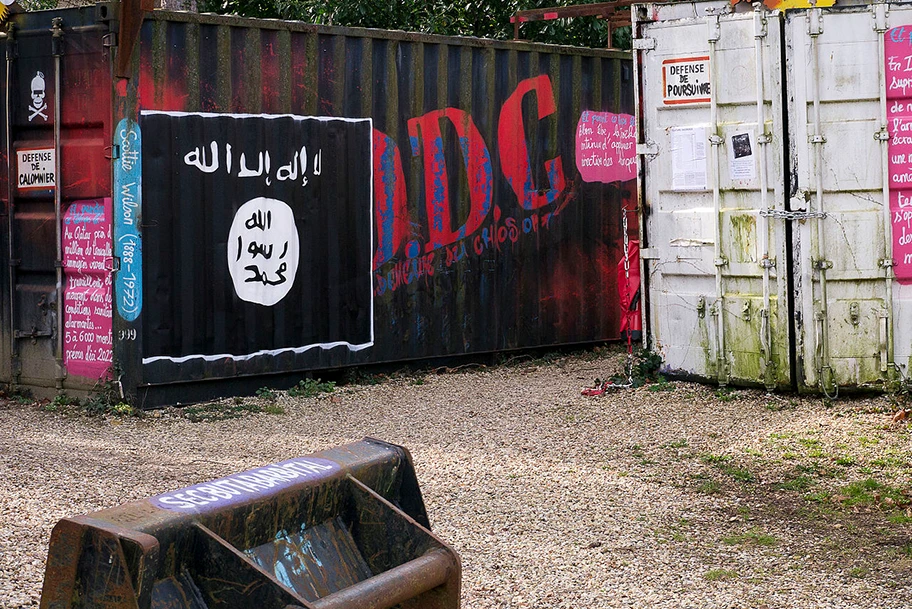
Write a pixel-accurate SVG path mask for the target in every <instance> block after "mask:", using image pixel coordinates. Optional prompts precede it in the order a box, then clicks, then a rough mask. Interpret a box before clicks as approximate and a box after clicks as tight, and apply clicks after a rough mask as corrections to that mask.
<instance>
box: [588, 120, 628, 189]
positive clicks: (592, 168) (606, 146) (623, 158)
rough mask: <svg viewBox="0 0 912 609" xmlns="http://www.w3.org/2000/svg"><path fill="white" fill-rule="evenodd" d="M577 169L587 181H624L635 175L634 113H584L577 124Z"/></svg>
mask: <svg viewBox="0 0 912 609" xmlns="http://www.w3.org/2000/svg"><path fill="white" fill-rule="evenodd" d="M576 168H577V169H579V172H580V176H581V177H582V178H583V181H584V182H604V183H608V182H624V181H627V180H632V179H634V178H635V177H636V136H635V135H634V124H633V116H631V115H630V114H614V113H612V112H590V111H588V110H587V111H585V112H583V114H582V116H580V120H579V123H578V124H577V126H576Z"/></svg>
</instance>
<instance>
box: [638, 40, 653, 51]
mask: <svg viewBox="0 0 912 609" xmlns="http://www.w3.org/2000/svg"><path fill="white" fill-rule="evenodd" d="M655 48H656V39H655V38H634V39H633V50H634V51H654V50H655Z"/></svg>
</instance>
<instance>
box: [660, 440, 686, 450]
mask: <svg viewBox="0 0 912 609" xmlns="http://www.w3.org/2000/svg"><path fill="white" fill-rule="evenodd" d="M687 446H688V444H687V438H681V439H680V440H672V441H671V442H669V443H668V444H664V445H662V448H687Z"/></svg>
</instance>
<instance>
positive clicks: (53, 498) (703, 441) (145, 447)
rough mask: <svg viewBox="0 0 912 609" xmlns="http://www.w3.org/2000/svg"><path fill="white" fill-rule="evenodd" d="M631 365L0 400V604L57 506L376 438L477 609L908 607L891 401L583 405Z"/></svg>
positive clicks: (641, 400) (903, 455)
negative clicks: (236, 393)
mask: <svg viewBox="0 0 912 609" xmlns="http://www.w3.org/2000/svg"><path fill="white" fill-rule="evenodd" d="M622 361H623V356H622V355H621V354H620V353H619V352H618V351H617V350H613V349H607V350H603V351H601V352H596V353H583V354H576V355H572V356H559V357H555V358H549V361H543V360H531V359H529V360H526V361H520V362H518V363H517V362H514V363H513V364H512V365H509V366H503V367H499V368H488V369H481V370H474V371H457V372H450V373H447V374H426V375H403V376H394V377H392V378H387V379H384V380H383V382H381V383H379V384H361V385H348V386H345V387H342V388H337V389H336V390H335V391H334V392H332V393H327V394H321V395H320V396H318V397H314V398H291V397H288V396H286V395H285V394H280V396H279V398H278V400H277V402H276V405H277V406H280V407H281V408H283V409H284V410H285V413H284V414H265V413H260V414H248V415H246V416H243V417H241V418H237V419H231V420H216V421H208V422H192V421H190V420H188V419H187V418H186V417H185V416H184V415H185V414H186V411H182V412H181V413H178V412H177V411H169V412H164V413H162V412H159V413H157V414H156V415H155V416H151V415H147V416H145V417H142V418H137V417H121V418H118V417H104V418H101V417H87V416H84V415H82V414H74V413H72V412H69V413H66V412H47V411H45V410H43V409H42V408H41V407H40V406H39V405H33V404H32V405H28V404H27V405H23V404H18V403H16V402H6V403H3V404H2V405H0V606H2V607H31V606H37V603H38V598H39V596H40V589H41V581H42V579H43V575H44V560H45V557H46V553H47V540H48V537H49V535H50V530H51V528H52V527H53V525H54V524H55V523H56V522H57V520H59V519H60V518H63V517H65V516H71V515H75V514H80V513H86V512H91V511H94V510H98V509H102V508H105V507H111V506H115V505H118V504H121V503H124V502H127V501H133V500H136V499H140V498H143V497H147V496H150V495H154V494H158V493H162V492H165V491H167V490H172V489H176V488H179V487H182V486H188V485H191V484H195V483H198V482H201V481H204V480H208V479H212V478H217V477H221V476H225V475H228V474H230V473H233V472H237V471H240V470H244V469H248V468H251V467H255V466H259V465H264V464H268V463H272V462H277V461H281V460H284V459H287V458H290V457H292V456H297V455H302V454H306V453H308V452H312V451H315V450H319V449H321V448H326V447H329V446H331V445H336V444H340V443H344V442H350V441H353V440H357V439H360V438H361V437H363V436H366V435H369V436H374V437H377V438H382V439H385V440H388V441H390V442H395V443H397V444H402V445H404V446H406V447H408V448H409V450H410V451H411V452H412V455H413V457H414V459H415V465H416V468H417V472H418V479H419V482H420V484H421V489H422V492H423V494H424V499H425V503H426V504H427V508H428V512H429V516H430V518H431V523H432V526H433V527H434V531H435V532H436V533H437V534H438V535H439V536H440V537H442V538H443V539H444V540H446V541H448V542H449V543H451V544H452V545H453V546H454V547H455V548H456V550H457V551H458V552H459V554H460V556H461V557H462V562H463V569H464V572H463V606H464V607H466V608H467V609H484V608H488V607H492V608H493V607H517V608H519V607H540V608H549V609H550V608H562V607H566V608H573V609H579V608H600V607H642V608H664V607H668V608H689V607H693V608H699V609H712V608H719V609H723V608H724V609H729V608H756V609H761V608H766V609H773V608H788V609H794V608H804V607H820V608H827V609H834V608H841V607H847V608H849V607H851V608H856V607H872V608H874V607H877V608H880V609H889V608H900V607H902V608H907V607H909V606H912V577H910V576H912V508H910V502H909V500H910V495H912V491H910V489H912V443H910V428H909V425H908V424H907V423H905V422H902V423H892V422H891V414H892V412H893V411H894V410H895V408H896V406H895V404H893V403H891V402H890V400H889V399H888V398H887V397H883V396H880V397H868V398H855V399H841V400H839V401H838V402H836V403H834V404H827V403H825V402H823V401H822V400H820V399H819V398H812V397H795V396H787V395H773V396H770V395H767V394H765V393H763V392H760V391H752V390H750V391H749V390H744V391H725V390H719V389H717V388H713V387H706V386H700V385H695V384H690V383H679V382H674V383H660V384H656V385H652V386H644V387H641V388H639V389H635V390H624V391H617V392H615V393H613V394H610V395H606V396H603V397H599V398H587V397H583V396H581V395H580V388H581V387H583V386H585V385H587V384H590V383H591V381H592V379H593V378H594V377H596V376H603V377H604V375H605V373H606V371H607V372H612V371H617V370H618V369H619V368H620V366H621V363H622ZM251 401H253V400H248V402H251ZM231 403H232V402H226V405H228V404H231Z"/></svg>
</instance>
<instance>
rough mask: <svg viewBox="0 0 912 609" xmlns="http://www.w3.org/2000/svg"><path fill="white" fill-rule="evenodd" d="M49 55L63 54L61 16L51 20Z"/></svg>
mask: <svg viewBox="0 0 912 609" xmlns="http://www.w3.org/2000/svg"><path fill="white" fill-rule="evenodd" d="M51 55H54V56H55V57H58V56H60V55H63V18H62V17H54V18H53V19H52V20H51Z"/></svg>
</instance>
